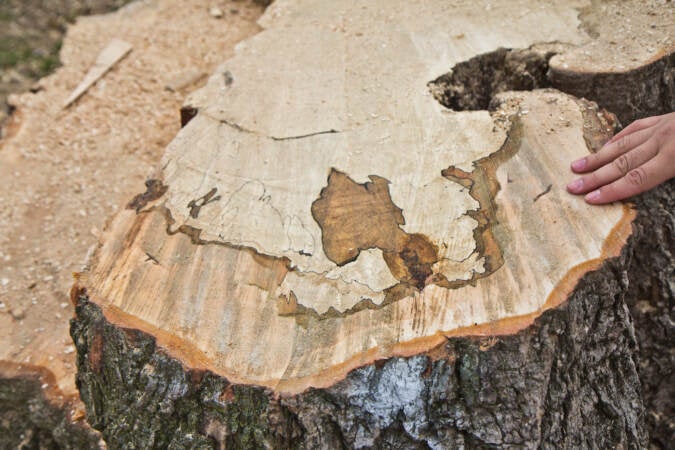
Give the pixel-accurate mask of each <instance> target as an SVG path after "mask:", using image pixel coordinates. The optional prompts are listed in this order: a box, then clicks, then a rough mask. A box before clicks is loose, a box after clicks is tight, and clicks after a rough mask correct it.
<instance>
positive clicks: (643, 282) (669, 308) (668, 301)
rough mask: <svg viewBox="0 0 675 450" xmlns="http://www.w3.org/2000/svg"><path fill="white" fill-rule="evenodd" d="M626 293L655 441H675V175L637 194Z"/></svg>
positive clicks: (658, 444)
mask: <svg viewBox="0 0 675 450" xmlns="http://www.w3.org/2000/svg"><path fill="white" fill-rule="evenodd" d="M635 202H636V204H637V207H638V214H639V215H638V219H637V221H636V222H635V228H636V233H635V237H634V240H633V241H632V245H631V246H630V250H629V258H630V263H629V265H628V270H627V275H628V280H629V291H628V294H627V296H626V301H627V303H628V307H629V308H630V312H631V315H632V316H633V320H634V326H635V332H636V335H637V341H638V345H639V358H638V366H639V374H640V381H641V382H642V396H643V401H644V404H645V408H646V412H647V416H646V423H647V429H648V432H649V436H650V444H651V445H652V446H653V447H655V448H663V449H666V448H672V445H673V442H675V373H674V372H673V367H674V366H675V356H674V355H673V351H672V349H673V348H675V314H674V313H675V273H674V272H675V267H674V266H673V261H675V254H674V253H673V250H675V180H670V181H669V182H667V183H665V184H664V185H662V186H660V187H658V188H656V189H654V190H653V191H651V192H648V193H646V194H644V195H642V196H640V197H638V198H637V199H636V200H635Z"/></svg>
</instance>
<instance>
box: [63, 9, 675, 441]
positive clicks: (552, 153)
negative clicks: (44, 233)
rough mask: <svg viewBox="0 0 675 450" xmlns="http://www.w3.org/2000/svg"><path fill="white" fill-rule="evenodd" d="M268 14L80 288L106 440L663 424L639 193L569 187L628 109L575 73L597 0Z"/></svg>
mask: <svg viewBox="0 0 675 450" xmlns="http://www.w3.org/2000/svg"><path fill="white" fill-rule="evenodd" d="M261 25H262V26H263V27H264V31H262V32H261V33H259V34H258V35H256V36H255V37H253V38H251V39H249V40H247V41H245V42H244V43H243V44H242V45H240V46H239V47H238V50H237V53H236V55H235V56H234V57H233V58H232V59H230V60H229V61H227V62H226V63H225V64H223V65H222V66H221V67H220V68H219V70H218V71H217V72H216V73H215V74H214V75H213V76H212V77H211V79H210V80H209V83H208V85H207V86H206V87H205V88H204V89H202V90H201V91H199V92H198V93H196V94H195V95H194V96H193V97H192V98H191V99H190V100H189V102H188V104H187V106H186V108H184V110H183V112H184V114H183V122H184V124H185V127H184V128H183V129H182V130H181V132H180V133H179V134H178V136H177V137H176V139H175V140H174V141H173V142H172V144H171V145H170V146H169V147H168V149H167V151H166V153H165V156H164V160H163V162H162V168H161V170H160V171H159V173H158V174H157V175H156V176H155V177H153V179H150V180H148V181H147V182H146V187H147V189H146V192H144V193H142V194H139V195H137V196H136V197H135V198H134V199H133V200H131V201H130V202H129V204H128V205H127V209H126V210H125V211H123V212H121V213H120V214H118V215H117V216H116V217H115V218H114V219H113V220H112V222H111V223H110V225H109V227H108V230H107V231H106V232H105V233H104V237H103V239H102V241H101V244H100V246H99V248H98V250H97V252H96V255H95V258H94V262H93V264H92V267H91V270H90V272H88V273H85V274H82V275H81V277H80V280H79V282H78V284H77V285H76V286H75V287H74V289H73V300H74V301H75V302H76V303H77V317H76V318H75V319H74V320H73V323H72V329H71V334H72V336H73V338H74V340H75V343H76V346H77V350H78V368H79V369H78V370H79V372H78V385H79V388H80V393H81V396H82V398H83V400H84V402H85V404H86V405H87V411H88V418H89V420H90V422H91V424H92V425H93V426H94V427H95V428H97V429H99V430H100V431H101V432H102V433H103V435H104V437H105V440H106V442H107V443H108V445H109V446H111V447H112V448H118V447H125V448H150V447H158V448H159V447H161V448H164V447H172V448H202V447H208V446H215V447H218V448H229V447H235V448H261V447H266V448H296V447H300V448H345V447H346V448H351V447H354V448H363V447H377V448H380V447H384V448H427V447H431V448H457V447H468V448H491V447H509V446H516V447H526V448H534V447H563V448H585V447H591V448H610V447H624V448H639V447H642V446H644V445H645V442H646V432H645V425H644V406H643V401H642V397H641V392H640V380H639V377H638V373H637V369H636V359H637V355H636V347H637V344H636V340H635V332H634V328H633V324H632V319H631V316H630V314H629V312H628V310H627V308H626V304H625V302H624V299H623V297H624V295H625V294H626V292H627V291H628V283H627V280H626V275H625V271H626V267H627V264H628V262H627V256H626V255H627V254H629V250H626V249H630V248H631V244H630V243H629V244H626V243H627V240H628V237H629V236H630V235H631V231H632V229H631V223H632V221H633V220H634V218H635V215H636V213H635V210H634V209H633V208H632V207H631V206H630V205H628V204H614V205H608V206H603V207H592V206H590V205H587V204H586V203H584V201H583V199H581V198H578V197H574V196H571V195H569V194H567V193H566V191H565V188H564V186H565V184H566V182H567V178H568V177H569V169H568V167H569V163H570V161H572V160H573V159H576V158H578V157H580V156H582V155H584V154H586V153H587V152H588V151H596V150H597V149H598V148H599V147H600V146H601V145H602V144H603V143H604V142H605V141H606V140H607V139H608V138H609V137H610V136H611V134H612V133H613V131H614V128H615V126H617V121H616V117H615V116H614V115H613V114H612V113H611V112H607V111H605V110H603V109H601V108H599V107H598V106H597V105H596V104H595V103H593V102H591V101H589V100H584V99H580V98H577V97H573V96H571V95H569V94H567V93H564V92H561V91H560V90H558V89H555V88H561V89H562V88H564V89H565V90H567V91H574V89H575V88H579V89H581V87H579V86H581V85H584V83H586V84H588V83H589V81H588V80H589V79H597V78H598V77H600V78H601V77H602V72H601V71H600V69H598V67H597V66H592V67H590V68H589V69H585V71H584V70H582V69H583V67H584V66H583V64H582V62H583V61H582V62H579V61H580V58H581V57H580V56H579V52H580V50H579V48H582V49H583V48H586V47H583V46H586V45H587V46H588V47H587V48H588V49H590V50H586V51H588V52H592V51H598V50H597V48H596V47H593V45H595V44H594V43H595V42H596V41H594V40H592V39H591V38H590V37H589V36H588V35H587V34H586V32H584V31H583V30H582V29H580V28H579V22H578V19H577V11H576V10H575V9H574V8H573V7H572V6H569V5H567V4H566V3H560V4H556V5H552V6H551V7H550V8H546V9H542V8H539V7H538V6H536V5H535V4H530V3H528V2H524V3H518V4H508V5H501V4H500V5H499V6H494V5H492V6H491V7H488V5H487V4H485V5H483V4H481V3H480V2H472V3H470V4H462V5H450V4H448V3H447V2H441V1H431V2H420V3H416V2H415V3H411V2H409V1H396V2H391V1H388V2H353V1H344V2H343V1H340V2H331V4H330V5H328V4H327V3H326V2H320V1H307V2H297V1H293V0H287V1H278V2H275V3H274V4H273V5H272V6H270V7H269V8H268V10H267V12H266V14H265V15H264V16H263V18H262V20H261ZM669 45H670V44H669ZM500 47H501V49H500ZM594 48H595V49H596V50H593V49H594ZM639 51H642V50H639ZM636 52H638V50H636ZM582 54H584V55H585V53H582ZM631 55H632V56H635V55H637V56H635V57H634V58H633V59H634V60H635V61H634V62H633V63H632V64H631V65H630V66H626V67H624V69H623V70H619V71H616V72H615V73H614V75H613V76H616V77H617V79H618V80H621V82H622V83H624V84H625V85H626V86H629V85H630V84H631V80H633V81H634V80H639V83H638V87H639V88H640V89H642V91H643V92H650V93H651V94H653V95H656V96H657V97H658V99H659V101H658V102H652V103H649V99H646V97H644V98H643V99H645V101H646V102H648V103H649V105H652V106H653V108H652V110H649V111H648V112H654V111H658V110H659V108H666V107H668V105H672V101H673V96H672V92H673V90H672V62H673V48H672V45H671V46H670V47H667V48H665V50H664V49H663V48H658V49H653V51H652V52H651V53H650V54H649V55H646V54H644V52H643V53H639V52H638V53H631V52H630V51H626V57H627V58H628V59H630V58H629V56H631ZM659 55H660V56H659ZM650 58H651V59H650ZM572 62H575V63H578V64H577V65H574V64H572ZM570 67H571V68H570ZM655 67H656V69H655ZM449 68H453V69H452V70H451V71H450V72H448V69H449ZM669 76H670V77H671V78H668V77H669ZM561 80H562V81H561ZM664 80H665V81H664ZM600 91H601V92H600V93H599V96H598V98H592V97H591V99H592V100H596V101H598V102H599V103H600V105H601V106H602V105H603V103H606V102H607V101H608V98H607V95H608V94H607V92H606V90H600ZM592 92H593V90H592V89H591V93H592ZM654 92H656V94H654ZM668 95H669V96H670V97H668ZM663 96H666V97H665V100H664V99H663V98H662V97H663ZM650 98H651V97H650ZM669 102H670V103H669ZM640 111H642V112H644V111H645V108H641V109H640ZM617 114H619V115H620V117H621V118H622V120H625V119H626V118H629V117H633V116H630V111H629V110H625V109H622V110H620V111H617ZM633 241H634V238H633ZM633 241H631V242H633ZM622 249H624V251H623V252H622Z"/></svg>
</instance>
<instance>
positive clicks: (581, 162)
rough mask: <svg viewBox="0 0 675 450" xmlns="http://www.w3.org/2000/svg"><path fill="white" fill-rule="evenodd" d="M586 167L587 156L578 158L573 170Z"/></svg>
mask: <svg viewBox="0 0 675 450" xmlns="http://www.w3.org/2000/svg"><path fill="white" fill-rule="evenodd" d="M585 167H586V158H581V159H577V160H576V161H574V162H573V163H572V170H574V171H579V170H584V168H585Z"/></svg>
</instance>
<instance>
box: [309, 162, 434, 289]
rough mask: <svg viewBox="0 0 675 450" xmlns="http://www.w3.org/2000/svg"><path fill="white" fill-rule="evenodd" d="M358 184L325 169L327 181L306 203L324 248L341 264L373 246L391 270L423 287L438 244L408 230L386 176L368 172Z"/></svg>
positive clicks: (408, 281)
mask: <svg viewBox="0 0 675 450" xmlns="http://www.w3.org/2000/svg"><path fill="white" fill-rule="evenodd" d="M369 178H370V180H371V181H368V182H366V183H363V184H359V183H357V182H355V181H354V180H352V179H351V178H349V176H347V175H346V174H344V173H342V172H340V171H338V170H335V169H331V171H330V174H329V176H328V184H327V186H326V187H325V188H323V189H322V190H321V193H320V195H319V198H318V199H317V200H316V201H314V203H312V216H313V217H314V220H316V222H317V223H318V224H319V227H320V228H321V233H322V243H323V249H324V253H325V254H326V256H327V257H328V259H330V260H331V261H333V262H334V263H335V264H337V265H338V266H343V265H345V264H347V263H350V262H352V261H354V260H355V259H356V258H358V256H359V254H360V253H361V251H362V250H367V249H370V248H379V249H380V250H382V252H383V254H384V260H385V262H386V263H387V266H388V267H389V270H390V271H391V273H392V275H393V276H394V277H395V278H396V279H398V280H399V281H401V282H402V283H406V284H412V285H414V286H415V287H417V288H418V289H422V288H424V286H425V285H426V284H427V280H428V279H429V277H430V276H431V275H432V274H433V271H432V266H433V264H435V263H436V262H438V259H439V258H438V248H436V246H435V245H434V244H432V243H431V242H430V241H429V239H428V238H427V237H426V236H424V235H422V234H408V233H406V232H405V231H403V230H402V229H401V227H400V226H401V225H404V224H405V219H404V217H403V212H402V211H401V209H400V208H399V207H397V206H396V205H395V204H394V203H393V201H392V200H391V196H390V194H389V181H388V180H386V179H385V178H382V177H379V176H376V175H371V176H370V177H369Z"/></svg>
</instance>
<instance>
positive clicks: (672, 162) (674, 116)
mask: <svg viewBox="0 0 675 450" xmlns="http://www.w3.org/2000/svg"><path fill="white" fill-rule="evenodd" d="M571 168H572V171H573V172H576V173H583V174H585V175H583V176H582V177H580V178H577V179H576V180H574V181H572V182H571V183H570V184H568V185H567V191H568V192H570V193H572V194H586V196H585V197H584V198H585V200H586V202H587V203H590V204H593V205H600V204H603V203H610V202H613V201H616V200H621V199H624V198H628V197H632V196H633V195H637V194H640V193H642V192H645V191H648V190H649V189H651V188H653V187H655V186H657V185H659V184H661V183H663V182H664V181H667V180H669V179H670V178H673V177H675V112H673V113H670V114H664V115H662V116H653V117H647V118H645V119H640V120H636V121H635V122H633V123H631V124H630V125H629V126H627V127H626V128H624V129H623V130H622V131H621V132H620V133H618V134H616V135H615V136H614V137H613V138H612V139H610V140H609V141H608V142H607V143H606V144H605V145H604V146H603V147H602V148H601V149H600V151H598V152H597V153H595V154H591V155H588V156H586V157H584V158H581V159H578V160H576V161H574V162H572V165H571Z"/></svg>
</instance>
